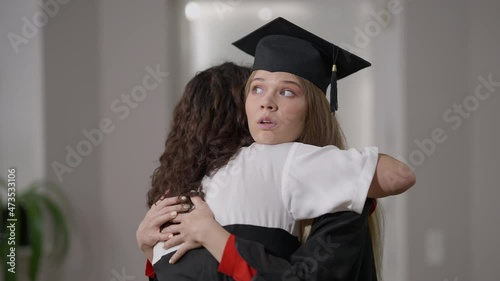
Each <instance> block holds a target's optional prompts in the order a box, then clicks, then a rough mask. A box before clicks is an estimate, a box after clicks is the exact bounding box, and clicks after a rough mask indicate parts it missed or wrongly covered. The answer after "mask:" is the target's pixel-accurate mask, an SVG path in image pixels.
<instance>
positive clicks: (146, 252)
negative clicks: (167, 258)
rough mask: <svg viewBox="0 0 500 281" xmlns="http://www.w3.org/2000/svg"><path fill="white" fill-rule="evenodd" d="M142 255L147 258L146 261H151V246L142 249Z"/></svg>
mask: <svg viewBox="0 0 500 281" xmlns="http://www.w3.org/2000/svg"><path fill="white" fill-rule="evenodd" d="M142 252H143V253H144V256H146V258H147V259H148V261H150V262H153V248H151V247H148V248H147V249H142Z"/></svg>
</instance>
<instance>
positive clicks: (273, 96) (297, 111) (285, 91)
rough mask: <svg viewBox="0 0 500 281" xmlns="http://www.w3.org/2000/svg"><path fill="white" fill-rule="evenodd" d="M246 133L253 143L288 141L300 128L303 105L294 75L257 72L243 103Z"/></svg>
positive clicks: (302, 98) (304, 110)
mask: <svg viewBox="0 0 500 281" xmlns="http://www.w3.org/2000/svg"><path fill="white" fill-rule="evenodd" d="M245 110H246V113H247V119H248V127H249V129H250V134H251V135H252V137H253V139H254V141H255V142H257V143H261V144H279V143H284V142H292V141H295V140H297V138H298V137H299V136H300V134H301V133H302V130H303V129H304V123H305V117H306V111H307V102H306V98H305V93H304V92H303V90H302V89H301V87H300V84H299V81H298V80H297V79H296V78H295V76H294V75H292V74H290V73H287V72H269V71H265V70H257V71H256V73H255V75H254V77H253V78H252V80H251V84H250V92H249V93H247V99H246V102H245Z"/></svg>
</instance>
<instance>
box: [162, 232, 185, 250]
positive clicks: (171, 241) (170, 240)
mask: <svg viewBox="0 0 500 281" xmlns="http://www.w3.org/2000/svg"><path fill="white" fill-rule="evenodd" d="M182 243H184V238H183V237H182V236H181V235H175V236H174V235H173V234H168V237H167V240H166V241H165V242H164V243H163V249H165V250H167V249H170V248H172V247H175V246H177V245H180V244H182Z"/></svg>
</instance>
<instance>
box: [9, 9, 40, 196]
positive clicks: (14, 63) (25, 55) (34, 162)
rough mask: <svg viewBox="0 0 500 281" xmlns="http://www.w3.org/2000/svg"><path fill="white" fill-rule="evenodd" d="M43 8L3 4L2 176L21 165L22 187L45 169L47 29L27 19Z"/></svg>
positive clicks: (19, 169) (20, 183) (19, 172)
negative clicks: (45, 46)
mask: <svg viewBox="0 0 500 281" xmlns="http://www.w3.org/2000/svg"><path fill="white" fill-rule="evenodd" d="M37 11H38V3H37V1H35V0H21V1H2V2H1V3H0V38H2V39H1V40H0V114H1V115H0V176H2V177H6V176H7V169H8V168H11V167H16V168H17V177H18V182H17V185H18V187H19V189H18V190H22V189H23V187H25V186H26V185H27V184H29V183H31V182H32V181H33V180H35V179H40V178H42V177H43V175H44V173H45V166H44V165H43V163H44V158H45V153H44V109H43V71H42V68H43V34H42V31H41V29H39V28H38V27H37V26H34V25H33V27H34V28H28V27H27V26H28V25H27V24H25V23H24V21H23V17H25V18H26V19H28V21H30V22H32V19H33V16H34V15H35V13H36V12H37ZM25 26H26V27H25ZM9 38H12V41H11V40H10V39H9ZM11 42H13V43H11Z"/></svg>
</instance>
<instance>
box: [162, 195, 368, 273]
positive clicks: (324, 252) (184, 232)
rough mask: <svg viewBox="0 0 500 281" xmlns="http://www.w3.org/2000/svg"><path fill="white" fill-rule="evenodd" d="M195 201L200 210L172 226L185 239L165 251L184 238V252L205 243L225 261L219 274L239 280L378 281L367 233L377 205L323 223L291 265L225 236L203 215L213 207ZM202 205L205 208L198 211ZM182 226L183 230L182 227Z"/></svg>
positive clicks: (253, 245)
mask: <svg viewBox="0 0 500 281" xmlns="http://www.w3.org/2000/svg"><path fill="white" fill-rule="evenodd" d="M193 202H194V203H195V205H196V210H195V211H194V212H191V213H189V214H185V215H179V216H178V218H177V219H179V220H180V222H181V223H180V225H175V226H174V225H173V226H170V227H169V228H171V227H172V232H174V233H176V232H179V233H181V235H177V236H175V237H174V238H172V239H170V240H169V241H168V242H166V246H167V245H168V244H171V245H176V244H178V241H175V240H176V239H180V240H182V241H184V242H185V247H184V246H183V247H181V249H182V248H185V249H186V251H187V250H189V244H190V242H189V241H190V240H191V241H195V242H196V243H200V244H202V245H203V246H205V247H206V248H207V250H209V251H210V253H211V254H212V255H213V256H214V257H215V258H216V259H217V260H218V261H220V262H221V263H220V266H219V271H220V272H222V273H224V274H226V275H229V276H231V277H232V278H234V279H235V280H237V281H249V280H262V281H265V280H318V281H319V280H339V281H340V280H351V281H352V280H376V272H375V268H374V262H373V255H372V247H371V239H370V234H369V231H368V216H369V213H370V208H371V206H372V200H367V202H366V204H365V206H364V208H363V213H362V214H361V215H359V214H357V213H354V212H338V213H334V214H328V215H324V216H322V217H320V218H318V219H317V220H316V221H315V223H314V225H313V228H312V233H311V236H310V237H309V239H308V241H307V242H306V243H305V244H304V245H302V246H301V247H300V248H299V249H298V250H297V251H296V252H295V253H294V254H293V255H292V257H291V260H290V261H287V260H284V259H282V258H279V257H276V256H273V255H271V254H269V253H268V252H267V251H266V249H265V248H264V246H263V245H262V244H260V243H258V242H254V241H249V240H245V239H241V238H238V237H235V236H233V235H230V234H229V233H227V232H226V233H223V232H225V230H224V229H222V227H221V226H220V225H218V224H217V222H215V220H214V219H213V216H212V217H211V218H209V216H202V214H203V213H207V212H205V211H206V210H205V207H206V208H208V205H205V204H204V203H201V202H202V201H201V199H199V200H193ZM199 204H200V205H202V206H200V207H199ZM208 210H209V208H208ZM196 213H197V214H198V215H196ZM210 214H211V213H210ZM210 214H209V215H210ZM193 215H196V216H198V217H195V216H193ZM183 216H184V217H183ZM188 217H189V219H187V218H188ZM177 219H176V220H177ZM194 221H197V223H196V225H195V224H191V223H193V222H194ZM183 224H184V227H182V226H181V225H183ZM217 228H220V229H219V230H217ZM169 232H170V231H169ZM181 249H179V251H181ZM179 251H178V252H177V253H176V254H174V256H173V257H172V260H173V262H175V261H176V260H178V259H179V258H180V257H181V256H182V255H183V254H184V253H185V251H184V250H183V251H181V252H179ZM176 255H177V256H176ZM311 262H312V263H313V264H311Z"/></svg>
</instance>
